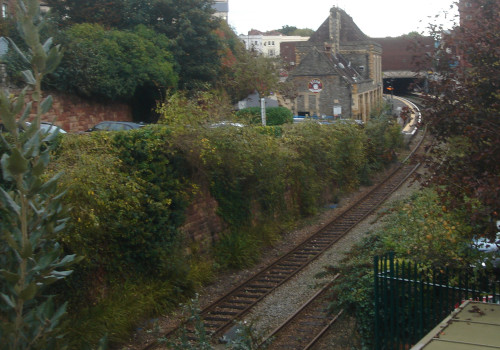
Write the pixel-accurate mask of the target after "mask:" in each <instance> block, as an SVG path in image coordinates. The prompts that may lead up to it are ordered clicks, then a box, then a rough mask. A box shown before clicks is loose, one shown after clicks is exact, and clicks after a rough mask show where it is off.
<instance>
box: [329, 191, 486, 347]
mask: <svg viewBox="0 0 500 350" xmlns="http://www.w3.org/2000/svg"><path fill="white" fill-rule="evenodd" d="M387 213H388V214H389V215H388V216H385V217H384V219H383V220H384V224H383V225H382V226H381V227H380V229H377V230H376V231H374V232H368V236H366V237H365V238H364V239H363V240H362V241H361V242H360V243H358V244H356V245H355V246H353V248H352V249H351V250H350V252H349V253H348V254H346V257H345V258H344V259H343V261H342V262H341V264H340V265H339V266H337V267H335V268H332V269H331V270H330V271H334V272H335V273H337V272H339V273H340V274H341V277H340V278H339V279H338V283H337V284H336V285H335V287H334V288H333V295H334V298H333V299H332V300H334V301H333V302H332V306H335V307H339V306H342V307H345V308H347V309H348V310H349V311H351V312H352V313H353V314H354V315H355V316H356V321H357V328H358V332H359V334H360V335H361V337H362V340H363V343H364V345H365V346H366V347H367V348H371V347H372V346H373V343H372V341H373V339H374V335H373V329H374V328H373V324H374V317H375V313H374V294H373V293H374V291H373V288H374V287H373V257H374V256H381V255H384V254H386V253H388V252H395V253H396V256H397V257H398V258H399V259H410V260H411V261H413V262H416V263H418V264H419V265H420V266H427V267H429V268H431V269H435V268H439V269H440V268H443V267H447V266H451V267H463V266H469V265H470V264H471V261H470V260H469V259H471V258H477V257H472V256H469V250H470V240H467V239H466V238H464V237H467V236H469V237H470V235H471V227H470V226H469V225H467V217H466V214H465V213H464V212H460V211H450V210H448V209H447V208H444V207H442V205H441V204H440V202H439V200H438V195H437V193H436V191H435V190H432V189H426V190H423V191H421V192H418V193H416V194H415V195H413V196H412V197H411V198H410V200H407V201H405V202H402V201H398V202H396V203H394V204H393V205H392V206H391V207H390V208H389V209H388V212H386V213H385V214H387Z"/></svg>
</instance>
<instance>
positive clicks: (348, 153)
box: [53, 98, 396, 343]
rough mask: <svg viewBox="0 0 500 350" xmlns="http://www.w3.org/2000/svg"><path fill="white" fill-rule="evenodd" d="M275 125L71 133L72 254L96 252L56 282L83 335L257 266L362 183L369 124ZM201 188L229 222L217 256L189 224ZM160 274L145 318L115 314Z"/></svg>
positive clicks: (121, 325)
mask: <svg viewBox="0 0 500 350" xmlns="http://www.w3.org/2000/svg"><path fill="white" fill-rule="evenodd" d="M179 101H188V100H183V99H182V98H181V99H180V100H179ZM195 105H196V106H198V107H199V106H200V105H199V104H195ZM192 107H194V105H193V106H192ZM179 108H180V107H179ZM207 108H208V109H210V108H212V107H209V106H207ZM202 110H203V108H201V110H200V111H198V113H201V114H200V115H202V114H203V111H202ZM269 128H270V129H273V127H269ZM264 130H266V128H263V127H260V126H259V127H250V126H247V127H233V126H221V127H209V126H207V124H201V125H196V124H193V125H190V124H183V123H179V124H175V123H173V124H172V125H169V126H165V125H151V126H147V127H143V128H141V129H138V130H133V131H129V132H115V133H94V134H89V135H66V136H65V137H64V138H63V139H62V140H61V145H60V147H59V148H58V149H57V152H56V153H55V160H54V164H53V169H54V171H56V170H57V171H59V170H64V171H65V175H64V176H63V177H62V178H61V182H62V184H63V185H64V186H65V187H67V188H68V190H67V195H66V198H67V201H68V204H69V205H71V206H72V207H73V210H72V211H71V213H70V215H71V220H70V221H69V222H68V225H67V229H66V230H65V231H63V232H61V233H59V238H60V240H61V242H62V244H63V247H64V249H65V250H66V252H67V253H72V254H78V255H80V256H83V258H84V260H83V261H82V262H81V263H80V264H79V266H78V267H77V268H76V270H75V272H74V276H72V278H69V279H68V280H67V281H66V282H65V286H64V288H60V289H56V290H57V292H58V293H59V294H61V295H64V296H65V297H68V298H70V300H71V304H70V306H71V307H72V310H73V311H74V315H75V319H74V320H73V321H72V325H73V327H74V328H72V329H71V330H70V333H71V334H73V336H72V339H73V340H76V339H80V338H81V336H79V337H75V336H76V335H77V334H79V332H80V330H79V327H87V326H88V324H89V323H92V324H94V325H100V326H95V327H94V328H92V329H93V331H92V332H91V334H89V333H87V334H86V336H85V338H84V339H83V338H81V341H85V342H88V343H95V342H96V341H97V340H98V339H100V338H101V337H102V335H103V334H104V333H106V332H109V333H113V336H112V337H111V340H112V341H114V342H119V341H121V340H120V339H123V334H127V332H129V331H130V327H132V326H133V324H134V320H138V319H140V318H141V317H146V316H148V315H151V314H154V313H155V312H158V311H157V310H158V309H157V307H169V306H171V305H172V304H173V303H175V302H176V301H180V300H183V298H186V297H189V296H191V295H192V292H193V291H194V286H196V285H199V284H200V283H203V281H205V280H206V277H205V276H210V275H211V274H213V271H214V269H216V268H217V267H218V268H242V267H246V266H250V265H252V264H253V263H255V262H256V261H257V259H258V258H259V256H260V252H261V250H262V246H263V245H269V244H272V243H273V242H275V241H276V240H277V239H279V234H280V232H281V231H282V230H283V229H285V228H286V227H288V225H290V223H291V222H293V220H296V219H297V218H298V217H301V216H308V215H311V214H313V213H315V212H317V210H319V208H320V207H321V206H322V205H323V204H324V203H325V202H328V201H334V200H335V198H336V197H337V196H338V195H340V194H341V193H342V192H344V191H349V190H352V189H354V188H356V187H357V186H358V184H359V182H360V176H361V173H362V171H361V170H362V169H364V168H365V167H366V166H367V159H368V158H367V150H365V145H366V140H367V138H366V135H365V132H364V130H363V128H360V127H359V126H357V125H350V124H339V125H320V124H316V123H307V122H306V123H302V124H288V125H283V126H281V133H280V134H279V135H277V134H276V133H275V132H271V133H268V132H263V131H264ZM381 137H387V134H381ZM385 145H387V146H388V147H395V146H396V144H388V143H386V144H385ZM372 159H374V158H372ZM379 161H381V162H385V161H384V160H382V159H380V160H379ZM374 168H377V167H376V166H374ZM201 188H206V189H207V190H208V191H210V193H211V194H212V196H213V197H214V198H215V199H216V200H217V203H218V209H217V210H218V211H217V214H218V215H219V216H220V218H222V219H223V221H224V222H225V224H226V227H227V230H226V231H225V232H221V233H220V239H219V241H217V242H215V245H214V247H213V249H212V250H211V251H208V252H206V253H205V254H206V256H207V258H206V259H195V258H194V256H190V255H189V254H186V250H185V248H186V247H190V251H193V250H192V249H195V247H194V246H193V245H192V242H188V241H185V240H184V237H182V235H180V232H179V230H178V229H179V227H180V226H181V225H182V223H183V220H184V212H185V209H186V206H187V205H188V203H189V201H190V198H192V195H193V194H195V193H197V191H199V190H200V189H201ZM325 189H329V191H325ZM325 192H330V193H331V194H330V195H328V196H325V195H324V193H325ZM197 254H199V253H197ZM207 262H208V264H207ZM200 271H204V272H203V273H200ZM132 281H135V282H132ZM160 281H161V282H160ZM158 283H160V284H162V285H163V289H162V292H161V293H160V292H157V293H153V291H152V290H151V289H150V288H144V290H145V293H146V292H147V293H150V292H151V293H153V294H151V295H150V296H148V295H143V297H141V301H140V303H145V304H143V305H142V307H141V310H142V312H141V311H138V310H137V309H136V308H135V307H132V308H131V310H135V317H132V316H131V315H130V314H129V313H123V314H122V315H123V318H122V317H121V316H120V317H115V318H113V319H109V313H110V312H115V313H116V309H115V307H116V306H115V305H114V304H113V303H111V302H110V298H111V297H112V296H113V295H114V294H115V293H117V292H118V289H120V288H123V285H126V286H127V289H126V290H123V298H122V300H126V299H127V298H132V296H133V293H134V291H136V290H137V289H138V288H141V287H140V286H141V285H143V284H148V285H151V284H155V285H156V284H158ZM148 291H149V292H148ZM151 303H154V304H151ZM155 305H156V306H155ZM113 310H115V311H113ZM115 328H116V329H115ZM119 329H120V330H119ZM120 334H122V335H120Z"/></svg>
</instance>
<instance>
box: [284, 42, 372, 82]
mask: <svg viewBox="0 0 500 350" xmlns="http://www.w3.org/2000/svg"><path fill="white" fill-rule="evenodd" d="M290 75H293V76H301V75H302V76H325V75H337V76H340V77H342V78H343V79H344V80H345V81H346V82H348V83H350V84H355V83H359V82H361V81H364V80H366V79H365V78H363V76H361V74H359V73H358V72H357V71H356V70H355V69H354V68H353V67H352V66H351V64H350V62H349V61H348V60H347V59H345V57H344V56H342V55H340V54H334V53H332V52H326V51H320V50H318V49H317V48H313V49H312V50H311V51H310V52H309V54H307V55H306V56H305V57H304V58H303V59H302V61H301V63H300V65H299V66H298V67H297V68H295V69H294V70H293V71H292V73H290Z"/></svg>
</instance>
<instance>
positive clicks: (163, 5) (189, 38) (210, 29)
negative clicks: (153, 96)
mask: <svg viewBox="0 0 500 350" xmlns="http://www.w3.org/2000/svg"><path fill="white" fill-rule="evenodd" d="M151 13H152V15H153V18H156V19H159V20H155V22H154V23H152V24H153V28H154V29H155V31H156V32H158V33H161V34H164V35H166V36H167V37H168V38H169V39H171V40H173V41H174V43H175V44H174V47H173V49H172V52H173V54H174V57H175V60H176V61H177V62H178V63H179V66H180V71H179V77H180V86H181V87H183V88H187V89H192V88H193V87H196V86H198V85H199V84H200V83H201V84H203V83H206V82H208V83H215V81H216V79H217V76H218V75H219V72H220V65H221V63H220V55H219V49H220V47H221V44H220V41H219V38H218V36H217V34H216V33H215V30H216V29H217V28H218V27H219V20H218V19H217V18H215V17H214V16H213V13H214V10H213V9H212V1H210V0H183V1H176V0H158V1H157V2H156V3H155V5H154V6H153V8H152V12H151Z"/></svg>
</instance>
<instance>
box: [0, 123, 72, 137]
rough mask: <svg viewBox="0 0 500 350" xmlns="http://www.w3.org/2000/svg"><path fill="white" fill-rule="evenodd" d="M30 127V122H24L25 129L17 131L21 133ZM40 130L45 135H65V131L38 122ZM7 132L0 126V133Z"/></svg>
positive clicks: (50, 124)
mask: <svg viewBox="0 0 500 350" xmlns="http://www.w3.org/2000/svg"><path fill="white" fill-rule="evenodd" d="M30 125H31V123H30V122H25V127H24V128H21V127H19V131H20V132H23V131H24V130H25V129H26V128H28V127H29V126H30ZM40 130H42V131H44V132H45V133H49V134H53V133H55V132H58V133H61V134H66V131H65V130H63V129H61V128H60V127H59V126H57V125H55V124H53V123H50V122H40ZM5 131H7V130H6V129H5V126H4V125H3V124H0V132H5Z"/></svg>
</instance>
